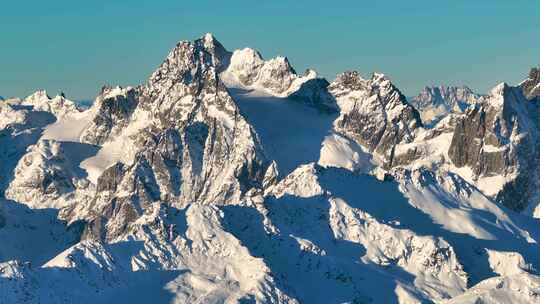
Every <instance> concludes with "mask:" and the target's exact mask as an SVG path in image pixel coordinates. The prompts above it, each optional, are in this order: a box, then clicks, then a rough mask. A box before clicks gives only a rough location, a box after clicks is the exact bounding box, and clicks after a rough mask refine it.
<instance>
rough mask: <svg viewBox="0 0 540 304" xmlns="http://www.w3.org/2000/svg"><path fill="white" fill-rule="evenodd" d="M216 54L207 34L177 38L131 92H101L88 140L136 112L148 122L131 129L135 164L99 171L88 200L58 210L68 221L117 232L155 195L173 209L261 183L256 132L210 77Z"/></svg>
mask: <svg viewBox="0 0 540 304" xmlns="http://www.w3.org/2000/svg"><path fill="white" fill-rule="evenodd" d="M223 54H227V52H226V51H225V50H224V49H223V48H222V46H221V45H220V44H216V43H215V40H214V39H213V37H209V36H205V37H203V38H201V39H199V40H196V41H195V42H181V43H179V44H178V45H177V46H176V47H175V48H174V49H173V50H172V51H171V53H170V54H169V56H168V57H167V59H166V60H165V61H164V62H163V64H162V65H161V66H160V67H159V68H158V69H157V71H156V72H154V73H153V74H152V76H151V77H150V80H149V81H148V83H147V84H145V85H143V86H141V87H139V88H138V89H137V91H138V93H135V92H134V91H133V90H131V89H128V90H127V91H126V92H125V93H123V94H119V95H118V94H115V95H114V97H112V98H108V97H107V93H106V92H105V94H104V95H105V96H104V97H103V98H102V100H99V99H98V102H99V109H100V110H99V112H98V115H97V116H96V119H94V120H93V124H94V125H93V127H92V128H91V129H87V130H90V131H88V133H87V134H97V136H95V137H94V139H92V140H91V142H93V143H97V144H100V143H103V142H104V141H106V139H107V137H108V134H112V133H118V132H114V129H115V128H122V129H132V128H135V127H134V126H132V125H133V124H138V122H136V121H134V120H131V115H133V114H132V113H134V112H135V111H137V112H146V113H147V115H146V117H148V118H147V120H149V121H150V122H149V123H148V125H147V126H146V127H145V128H143V129H141V130H140V131H139V132H137V133H136V134H134V135H133V137H134V146H135V147H136V149H137V152H136V155H135V159H134V162H133V163H131V164H116V165H114V166H112V167H110V168H108V169H107V170H105V171H104V172H103V174H102V175H101V176H100V177H99V179H98V182H97V185H96V189H97V193H96V196H95V198H94V199H93V200H92V202H91V203H90V204H88V206H85V207H84V208H83V209H82V210H81V209H80V208H81V206H72V207H71V208H68V209H66V210H64V211H63V216H64V217H65V218H67V219H68V220H70V221H73V220H75V219H79V218H81V215H82V217H83V218H86V219H87V220H89V221H90V225H89V227H88V229H87V232H86V236H87V237H92V236H93V237H98V238H102V237H104V238H105V239H107V240H113V239H115V238H117V237H120V236H121V235H122V234H123V233H125V232H126V229H127V228H128V226H129V224H130V223H132V222H134V221H135V220H136V219H137V218H139V217H140V216H142V215H143V214H144V212H145V210H147V209H148V208H150V206H151V205H152V204H154V203H157V202H158V201H160V200H161V201H166V202H168V203H169V204H172V205H174V206H177V207H181V206H185V204H187V203H190V202H201V203H203V202H211V203H214V204H225V203H227V202H228V201H230V200H240V199H241V197H242V195H243V193H245V192H246V191H247V190H249V189H250V188H252V187H259V188H261V187H262V182H263V178H264V174H265V172H266V167H268V165H269V163H268V162H267V161H266V159H265V156H264V154H263V153H262V150H261V148H260V144H259V142H258V138H257V135H256V133H255V131H254V130H253V129H252V128H251V126H250V125H249V124H248V123H247V122H246V121H245V119H244V118H243V117H242V115H241V114H240V113H239V110H238V108H237V106H236V104H235V103H234V101H233V100H232V98H231V97H230V96H229V94H228V92H227V89H226V88H225V86H224V85H223V84H222V83H221V81H219V79H218V77H217V71H218V70H219V68H220V65H221V63H222V62H223V61H224V60H226V59H224V58H222V57H221V55H223ZM99 130H103V132H97V131H99ZM111 130H112V131H111ZM84 138H89V137H84V136H83V139H84Z"/></svg>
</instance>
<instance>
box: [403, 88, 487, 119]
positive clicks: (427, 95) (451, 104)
mask: <svg viewBox="0 0 540 304" xmlns="http://www.w3.org/2000/svg"><path fill="white" fill-rule="evenodd" d="M479 98H480V95H478V94H475V93H474V92H473V91H472V90H471V89H470V88H469V87H467V86H462V87H455V86H444V85H441V86H431V87H425V88H424V89H423V90H422V91H421V92H420V94H418V96H416V97H414V98H412V99H411V100H410V102H411V104H412V105H413V106H414V107H415V108H416V109H417V110H418V111H419V112H420V116H421V117H422V121H423V122H424V123H425V124H434V123H436V122H438V121H439V120H440V119H441V118H444V117H445V116H447V115H448V114H449V113H463V111H464V110H465V109H466V108H467V107H469V105H471V104H474V103H475V102H476V101H477V100H478V99H479Z"/></svg>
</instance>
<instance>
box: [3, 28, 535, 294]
mask: <svg viewBox="0 0 540 304" xmlns="http://www.w3.org/2000/svg"><path fill="white" fill-rule="evenodd" d="M533 74H534V73H533ZM534 75H535V74H534ZM534 75H533V76H529V78H528V79H527V80H526V81H524V82H523V83H522V84H521V85H520V86H519V87H511V86H509V85H506V84H501V85H499V86H496V87H495V88H494V89H493V90H492V91H491V93H490V94H489V95H486V96H479V95H476V94H474V93H472V92H471V91H470V90H468V89H466V88H462V89H459V88H446V87H441V88H432V89H426V90H425V91H424V92H423V93H422V94H421V95H420V97H418V98H416V99H415V100H414V101H412V102H411V103H409V102H408V101H407V99H406V98H405V97H404V95H403V94H402V93H401V92H400V90H399V89H398V88H397V87H396V86H395V85H394V84H393V83H392V82H391V80H390V79H389V77H387V76H385V75H383V74H379V73H375V74H373V75H372V76H371V77H369V78H363V77H362V76H360V74H359V73H358V72H345V73H342V74H340V75H339V76H338V77H337V79H336V80H334V81H333V82H331V83H330V82H328V81H326V80H325V79H323V78H320V77H319V76H318V75H317V73H316V72H314V71H312V70H308V71H307V72H306V73H305V74H304V75H299V74H297V73H296V71H295V70H294V69H293V67H292V65H291V63H290V62H289V60H288V59H287V58H285V57H277V58H274V59H264V58H263V56H262V55H261V54H260V53H259V52H257V51H256V50H254V49H249V48H246V49H242V50H235V51H232V52H231V51H228V50H227V49H225V47H224V46H223V45H221V44H220V43H219V42H218V41H217V40H216V39H215V38H214V37H213V36H212V35H210V34H207V35H205V36H203V37H201V38H200V39H197V40H195V41H191V42H190V41H182V42H180V43H178V44H177V45H176V46H175V47H174V48H173V49H172V50H171V52H170V53H169V54H168V56H167V57H166V59H165V60H164V61H163V63H162V64H161V65H160V66H159V67H158V68H157V70H156V71H155V72H154V73H152V74H151V76H150V78H149V79H148V81H146V82H145V83H143V84H141V85H138V86H136V87H109V86H106V87H103V88H102V89H101V91H100V92H99V94H98V96H97V97H96V99H95V101H94V103H93V104H92V106H91V107H90V108H88V109H86V110H82V109H80V108H78V107H77V106H75V104H74V103H73V102H71V101H69V100H68V99H66V98H65V96H64V95H63V94H61V95H59V96H56V97H54V98H51V97H49V96H47V94H46V93H45V92H44V91H38V92H36V93H35V94H33V95H31V96H29V97H27V98H25V99H22V100H21V99H14V100H8V101H5V102H2V103H0V157H1V159H2V161H1V162H0V190H1V193H2V194H1V196H0V239H1V240H2V243H3V244H4V245H3V246H0V303H74V302H78V303H126V302H129V303H149V302H152V303H430V302H448V303H478V302H482V303H505V302H507V303H534V302H538V301H540V277H538V276H537V275H538V268H539V267H540V247H539V245H538V242H539V241H540V222H539V220H538V217H540V215H539V214H540V213H539V212H540V211H538V208H537V206H538V199H537V198H538V193H537V191H536V189H537V188H538V187H537V186H536V183H537V182H536V181H537V180H538V178H537V177H536V172H538V170H537V169H536V167H535V166H536V163H538V161H537V157H538V153H537V152H536V151H537V149H536V147H537V143H538V136H537V135H538V134H539V133H538V131H539V130H538V129H537V127H536V123H537V120H538V117H540V116H539V115H538V113H539V112H538V106H537V103H536V102H537V99H534V98H535V97H532V98H531V96H532V95H531V92H534V90H532V91H531V89H530V88H531V85H530V84H529V83H531V82H534V81H536V80H534V79H536V78H535V77H534ZM532 87H534V86H532ZM532 94H533V95H534V94H535V93H532ZM464 103H466V104H467V105H468V106H467V107H466V108H465V107H461V106H460V105H463V104H464ZM417 107H418V109H417ZM456 107H457V108H456ZM432 108H433V109H434V108H438V109H439V108H441V109H443V110H442V111H439V112H437V115H436V116H437V119H436V120H430V121H429V123H426V122H424V121H423V119H427V118H426V117H425V115H424V113H427V112H429V111H431V110H430V109H432ZM426 111H427V112H426Z"/></svg>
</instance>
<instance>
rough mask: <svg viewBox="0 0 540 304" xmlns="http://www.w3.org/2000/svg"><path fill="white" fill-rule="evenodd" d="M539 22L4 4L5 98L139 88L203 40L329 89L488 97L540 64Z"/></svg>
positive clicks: (487, 11)
mask: <svg viewBox="0 0 540 304" xmlns="http://www.w3.org/2000/svg"><path fill="white" fill-rule="evenodd" d="M539 21H540V7H539V3H538V1H537V0H530V1H524V0H512V1H506V0H489V1H488V0H475V1H470V0H468V1H464V0H454V1H424V0H417V1H397V0H387V1H374V0H372V1H359V0H356V1H348V0H343V1H319V0H311V1H305V0H295V1H265V2H264V3H263V1H239V0H238V1H237V0H230V1H215V0H214V1H209V0H198V1H178V0H176V1H173V0H156V1H147V0H145V1H142V0H130V1H127V0H108V1H105V0H92V1H85V2H83V1H68V0H50V1H38V0H30V1H9V2H6V3H2V4H0V28H1V30H0V96H5V97H9V96H18V97H24V96H26V95H28V94H30V93H31V92H33V91H35V90H36V89H39V88H44V89H47V90H48V91H49V94H52V95H54V94H56V93H57V92H59V91H64V92H65V93H66V95H67V96H68V97H70V98H72V99H78V100H80V99H93V98H94V97H95V95H97V92H98V90H99V88H100V87H101V86H102V85H104V84H110V85H117V84H118V85H137V84H139V83H141V82H144V81H145V80H146V79H147V77H148V76H149V75H150V74H151V72H152V71H153V70H154V69H155V68H156V67H157V66H158V65H159V64H160V63H161V61H162V60H163V59H164V58H165V56H166V55H167V53H168V51H169V50H170V49H171V48H172V47H173V46H174V45H175V44H176V42H177V41H179V40H193V39H195V38H198V37H200V36H202V35H203V34H204V33H206V32H212V33H213V34H214V35H215V36H216V38H217V39H218V40H219V41H221V42H222V43H223V45H224V46H225V47H226V48H227V49H229V50H234V49H237V48H243V47H247V46H249V47H253V48H255V49H258V50H259V51H260V52H261V53H262V55H263V56H264V57H265V58H270V57H273V56H276V55H284V56H287V57H288V58H289V60H290V61H291V63H292V65H293V66H294V67H295V69H296V70H297V71H298V72H303V71H304V70H305V69H306V68H313V69H315V70H317V71H318V72H319V73H320V74H321V75H323V76H325V77H326V78H327V79H328V80H329V81H331V80H332V79H334V77H335V75H336V74H337V73H340V72H342V71H345V70H351V69H355V70H358V71H360V72H361V73H362V74H363V75H364V76H366V77H367V76H369V75H370V74H371V73H372V72H374V71H377V72H383V73H385V74H387V75H389V76H390V78H391V79H392V80H393V81H394V82H395V84H396V85H397V86H398V87H399V88H400V89H401V90H402V91H403V93H404V94H405V95H407V96H413V95H416V94H417V93H418V92H419V90H420V89H421V88H422V87H424V86H425V85H432V84H449V85H461V84H466V85H468V86H470V87H471V88H472V89H473V90H475V91H477V92H480V93H483V92H486V91H487V90H488V89H489V88H491V87H493V86H494V85H496V84H497V83H499V82H502V81H506V82H508V83H510V84H517V83H519V82H520V81H521V80H523V79H524V78H525V77H526V75H527V72H528V70H529V68H530V67H532V66H539V65H540V23H539Z"/></svg>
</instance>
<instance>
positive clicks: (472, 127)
mask: <svg viewBox="0 0 540 304" xmlns="http://www.w3.org/2000/svg"><path fill="white" fill-rule="evenodd" d="M527 106H528V105H527V100H526V99H525V98H524V97H523V94H522V93H521V90H519V88H513V87H509V86H508V85H506V84H501V85H499V86H497V87H495V88H494V89H493V90H492V91H491V94H490V95H489V96H487V97H485V98H484V99H483V100H482V101H481V102H479V103H478V104H476V105H475V106H474V107H472V108H471V109H469V110H467V111H466V112H465V114H464V115H463V116H462V117H461V118H460V119H459V120H458V122H457V124H456V127H455V131H454V135H453V137H452V143H451V145H450V148H449V150H448V156H449V157H450V160H451V161H452V163H453V164H454V165H455V166H456V167H458V168H461V167H469V168H471V170H472V174H473V176H472V178H473V180H478V179H480V178H482V177H492V176H498V177H501V178H503V179H504V180H505V182H504V183H503V184H502V185H501V186H504V189H499V190H501V192H499V193H498V194H497V197H498V199H499V200H500V201H501V202H502V203H503V204H505V205H507V206H508V207H511V208H513V209H517V210H523V209H524V208H525V206H526V205H527V198H528V197H529V195H530V194H531V191H533V190H534V189H533V188H534V186H533V181H532V180H529V178H530V176H531V174H532V172H534V171H535V169H534V168H536V162H537V157H538V156H537V150H536V136H537V130H536V126H535V124H534V122H533V121H532V120H531V119H530V117H529V114H528V112H527ZM523 179H525V180H528V181H527V182H525V183H524V182H523ZM507 182H509V183H508V184H507ZM516 187H518V188H520V189H519V190H517V189H515V188H516ZM516 191H517V192H520V193H521V195H517V196H516V195H513V194H516ZM505 193H508V194H510V193H512V195H508V194H505ZM527 194H529V195H527Z"/></svg>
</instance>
